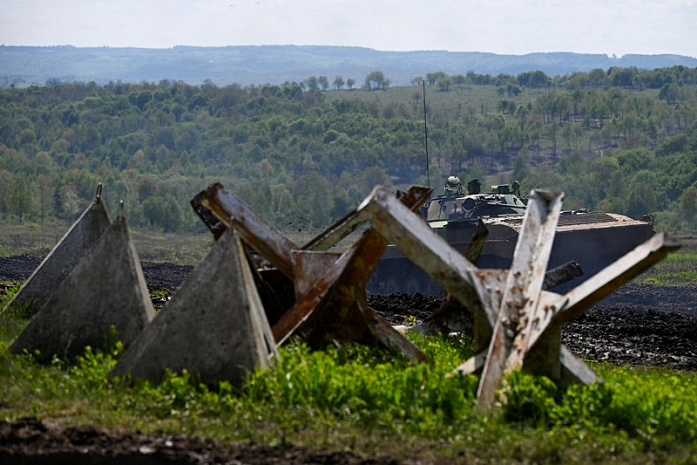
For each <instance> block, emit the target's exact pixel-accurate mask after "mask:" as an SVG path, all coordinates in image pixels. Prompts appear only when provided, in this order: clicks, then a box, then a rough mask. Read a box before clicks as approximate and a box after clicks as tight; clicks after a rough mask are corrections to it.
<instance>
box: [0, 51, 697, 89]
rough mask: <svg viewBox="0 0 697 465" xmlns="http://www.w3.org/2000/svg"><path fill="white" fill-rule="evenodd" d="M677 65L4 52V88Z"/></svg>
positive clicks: (409, 56) (571, 56) (641, 59)
mask: <svg viewBox="0 0 697 465" xmlns="http://www.w3.org/2000/svg"><path fill="white" fill-rule="evenodd" d="M675 65H683V66H687V67H690V68H692V67H697V59H696V58H691V57H686V56H680V55H625V56H623V57H621V58H615V57H609V56H607V55H601V54H583V53H557V52H555V53H530V54H527V55H497V54H494V53H480V52H447V51H414V52H384V51H378V50H373V49H368V48H361V47H334V46H295V45H267V46H230V47H189V46H178V47H174V48H171V49H145V48H109V47H100V48H79V47H72V46H58V47H21V46H0V85H1V86H9V85H10V84H15V85H29V84H37V85H45V84H46V83H47V82H50V81H54V82H55V81H56V80H59V81H61V82H66V81H67V82H70V81H82V82H90V81H94V82H96V83H97V84H106V83H108V82H109V81H119V80H121V81H128V82H142V81H147V82H159V81H161V80H163V79H170V80H182V81H185V82H187V83H190V84H200V83H202V82H204V81H205V80H210V81H212V82H213V83H215V84H216V85H219V86H223V85H227V84H231V83H238V84H241V85H249V84H266V83H270V84H282V83H283V82H286V81H297V82H300V81H303V80H305V79H306V78H307V77H309V76H322V75H324V76H327V77H328V78H329V82H330V83H331V82H332V81H333V80H334V77H335V76H337V75H339V76H342V77H343V78H344V79H349V78H351V79H354V80H355V81H356V83H357V85H361V84H362V83H363V81H364V79H365V76H366V75H367V74H368V73H370V72H371V71H381V72H383V74H384V75H385V77H386V78H387V79H389V80H390V81H391V83H392V85H407V84H409V82H410V81H411V80H412V79H413V78H414V77H417V76H424V75H425V74H426V73H434V72H438V71H443V72H445V73H446V74H448V75H457V74H466V73H467V72H468V71H474V72H476V73H488V74H492V75H498V74H500V73H508V74H518V73H521V72H525V71H537V70H540V71H544V72H545V73H546V74H548V75H550V76H554V75H563V74H569V73H573V72H575V71H590V70H591V69H595V68H601V69H603V70H607V69H608V68H610V67H612V66H619V67H629V66H636V67H637V68H639V69H645V70H649V69H655V68H664V67H670V66H675Z"/></svg>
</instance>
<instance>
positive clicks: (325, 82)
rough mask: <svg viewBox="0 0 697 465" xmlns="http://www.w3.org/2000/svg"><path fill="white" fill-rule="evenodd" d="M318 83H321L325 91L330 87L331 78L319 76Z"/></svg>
mask: <svg viewBox="0 0 697 465" xmlns="http://www.w3.org/2000/svg"><path fill="white" fill-rule="evenodd" d="M317 84H319V86H320V88H321V89H322V91H323V92H326V91H327V89H329V79H327V76H320V77H318V78H317Z"/></svg>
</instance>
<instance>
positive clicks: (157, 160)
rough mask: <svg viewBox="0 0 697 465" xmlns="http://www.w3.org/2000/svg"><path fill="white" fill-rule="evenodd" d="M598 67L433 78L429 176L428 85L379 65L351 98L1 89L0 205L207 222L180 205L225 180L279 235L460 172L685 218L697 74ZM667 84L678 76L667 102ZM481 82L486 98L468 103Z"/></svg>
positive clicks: (121, 88) (140, 222) (24, 216)
mask: <svg viewBox="0 0 697 465" xmlns="http://www.w3.org/2000/svg"><path fill="white" fill-rule="evenodd" d="M602 75H603V76H602V79H600V78H601V76H600V73H596V72H593V71H592V72H590V73H574V74H573V75H570V76H564V77H555V78H549V77H546V76H544V73H541V72H530V73H521V74H519V75H517V76H503V75H502V76H497V77H495V78H494V77H491V76H488V75H479V74H475V73H467V74H466V75H464V76H462V79H461V78H460V77H458V76H453V77H451V76H446V75H444V74H443V73H434V74H433V75H427V76H426V77H424V78H423V79H424V80H426V82H427V84H428V85H429V86H430V88H432V89H437V90H442V91H443V92H448V93H449V94H448V95H451V97H449V99H450V100H452V99H455V100H453V101H458V102H459V103H458V104H457V105H454V106H452V108H447V109H440V108H437V107H436V106H434V105H431V104H429V105H427V119H428V126H429V148H430V150H431V154H432V157H431V166H430V170H431V171H430V175H429V176H427V175H426V173H425V169H424V137H423V136H424V135H423V114H422V111H423V108H422V104H421V97H422V96H421V95H420V89H419V87H418V86H414V88H413V89H411V92H412V96H411V98H409V97H407V98H402V99H390V98H388V97H389V96H391V95H395V96H401V95H408V94H403V89H399V88H393V87H390V86H389V79H387V78H386V77H385V76H384V75H383V74H382V73H381V72H379V71H376V72H372V73H370V74H369V75H368V76H366V79H365V81H364V85H363V89H366V90H372V91H376V90H379V91H381V92H382V94H381V95H384V96H385V97H384V98H383V97H380V98H371V97H370V96H369V95H370V94H372V93H373V92H370V93H363V94H361V93H356V92H347V90H349V89H352V88H353V87H354V86H355V84H356V83H355V81H353V80H351V81H352V82H351V85H349V83H348V80H347V81H344V80H343V78H342V77H340V76H337V77H336V78H335V79H334V82H333V87H332V86H329V80H328V79H326V78H324V79H320V78H319V77H317V78H314V79H312V78H308V79H307V80H305V81H304V82H302V83H296V82H287V83H285V84H283V85H261V86H245V87H243V86H239V85H229V86H224V87H218V86H216V85H214V84H212V83H211V82H205V83H203V84H202V85H198V86H194V85H189V84H186V83H184V82H181V81H161V82H159V83H146V82H143V83H137V84H136V83H124V82H111V83H109V84H107V85H104V86H99V85H96V84H95V83H59V82H56V83H52V84H53V85H50V86H32V87H28V88H5V89H0V214H1V215H2V217H3V219H5V220H12V219H14V220H17V221H27V220H30V221H49V220H53V219H60V220H66V221H70V220H71V219H74V218H75V216H76V215H77V214H79V213H80V212H81V211H82V209H84V207H85V206H86V204H87V202H88V201H89V200H91V199H92V197H93V196H94V191H95V188H96V185H97V183H98V182H101V183H102V184H103V185H104V193H105V198H106V199H107V200H108V201H109V202H110V203H111V204H112V207H113V208H112V209H113V210H115V208H116V207H115V206H116V204H117V203H118V201H119V200H120V199H123V200H124V201H125V204H126V208H127V211H128V215H129V221H130V222H131V224H133V225H135V226H140V227H152V228H157V229H161V230H164V231H194V230H198V229H200V228H201V225H200V222H199V221H198V220H197V218H196V217H195V215H192V214H191V212H190V211H189V207H188V201H189V199H190V198H191V197H192V196H193V195H194V194H195V193H196V192H198V191H199V190H201V189H203V188H205V187H206V186H207V185H208V184H209V183H210V182H212V181H221V182H223V184H225V185H226V186H227V187H228V188H230V189H233V190H235V191H237V192H238V193H239V194H240V195H241V196H242V198H244V199H245V200H247V201H248V202H249V203H250V204H251V205H252V206H253V208H255V209H256V210H257V211H259V212H260V213H261V214H263V215H264V216H265V217H267V218H269V219H270V220H271V221H272V222H273V223H275V224H277V225H278V226H279V227H280V228H281V229H288V230H290V229H294V230H296V229H305V228H321V227H323V226H327V225H328V224H330V223H331V222H332V221H333V220H335V219H337V218H339V217H340V216H342V215H343V214H345V213H346V211H347V210H348V209H350V208H353V207H355V206H356V205H357V203H358V202H360V200H362V199H363V197H364V196H365V195H366V194H367V193H368V192H369V191H370V189H372V187H373V186H374V185H375V184H386V185H388V186H395V187H406V186H407V185H409V184H412V183H421V184H425V183H426V179H427V177H429V178H432V179H435V180H437V181H435V182H434V184H437V185H436V189H437V190H438V189H439V188H440V185H438V184H439V183H440V182H441V179H444V178H445V177H446V176H447V175H449V174H458V175H460V176H461V177H462V178H463V180H467V179H472V178H474V177H477V178H479V179H480V180H481V181H483V183H484V184H486V179H487V178H489V179H492V180H493V181H495V182H501V181H508V180H509V179H510V180H512V179H514V178H515V179H518V180H519V181H521V182H522V183H523V186H527V187H530V188H532V187H535V188H544V187H550V188H554V189H557V190H564V191H565V192H566V201H565V205H569V206H572V207H579V208H580V207H586V208H591V209H607V210H612V211H617V212H620V213H628V214H631V215H634V216H640V215H643V214H654V216H655V217H656V218H657V220H658V221H661V222H663V224H666V225H669V226H670V227H671V228H686V227H692V225H693V223H694V214H692V213H690V212H691V211H692V210H691V208H692V207H690V205H691V202H692V200H690V199H691V198H692V197H691V196H693V191H694V189H695V187H696V186H695V185H694V183H695V182H696V181H697V142H696V141H697V135H696V133H697V129H696V128H695V124H696V122H697V94H696V90H695V89H696V88H697V85H695V75H697V70H694V69H689V68H684V67H675V68H667V69H663V70H653V71H639V70H634V69H629V70H628V71H623V70H622V69H609V70H607V71H603V73H602ZM591 76H592V77H591ZM620 76H623V77H620ZM320 77H321V76H320ZM447 80H450V82H451V83H450V84H449V85H448V86H446V87H447V89H446V88H444V87H443V82H444V81H447ZM342 81H344V82H343V83H342ZM628 82H629V83H631V85H629V86H625V85H622V84H625V83H628ZM616 84H618V85H616ZM666 85H668V86H669V87H670V86H674V87H675V92H674V93H672V94H671V95H672V96H673V97H672V98H668V97H669V96H668V94H667V93H665V92H664V91H663V89H664V87H665V86H666ZM344 86H347V87H346V88H344ZM491 86H495V89H496V90H495V91H492V92H493V93H490V95H492V97H490V98H489V99H488V100H486V101H484V102H479V103H477V104H474V103H472V102H469V101H468V100H467V99H468V97H467V96H468V95H470V94H471V93H472V92H474V91H476V89H477V88H479V87H482V88H485V87H488V88H491ZM472 89H474V91H473V90H472ZM499 89H503V90H499ZM330 92H339V93H337V94H331V95H332V98H328V95H329V93H330ZM400 92H402V93H400ZM468 92H469V94H468ZM366 95H368V96H366ZM488 95H489V94H488ZM497 173H498V174H497ZM501 177H504V178H507V179H501ZM696 194H697V192H696ZM695 197H697V195H695ZM691 215H692V216H691Z"/></svg>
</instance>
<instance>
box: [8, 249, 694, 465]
mask: <svg viewBox="0 0 697 465" xmlns="http://www.w3.org/2000/svg"><path fill="white" fill-rule="evenodd" d="M39 263H40V259H38V258H36V257H31V256H28V255H21V256H14V257H6V258H3V257H0V281H21V280H25V279H27V278H28V277H29V275H30V274H31V272H32V271H33V270H34V269H35V268H36V267H37V266H38V265H39ZM142 266H143V273H144V274H145V278H146V281H147V282H148V287H149V288H150V289H151V290H153V289H163V288H165V289H176V288H177V287H178V286H180V285H181V283H182V281H183V279H184V278H185V277H186V275H187V274H188V273H189V272H190V271H191V269H192V267H190V266H189V267H187V266H179V265H173V264H166V263H157V264H155V263H143V265H142ZM0 292H2V290H1V289H0ZM368 302H369V304H370V305H371V307H372V308H373V309H374V310H376V311H377V312H378V313H380V314H382V315H383V316H384V317H385V318H386V319H387V320H388V321H390V323H392V324H404V323H405V322H406V320H407V318H410V317H415V318H416V320H417V321H421V320H423V319H424V318H426V317H427V316H429V315H430V314H431V313H432V312H433V311H434V310H436V309H437V308H438V307H439V306H440V304H441V302H442V300H441V299H440V298H436V297H430V296H424V295H420V294H417V295H408V294H393V295H389V296H369V298H368ZM154 303H155V305H156V306H158V305H161V304H162V302H161V301H159V302H158V301H157V300H155V301H154ZM412 321H413V320H412ZM562 342H563V343H564V344H565V345H566V346H567V347H568V348H569V349H570V350H571V351H573V352H574V353H576V354H577V355H579V356H581V357H582V358H584V359H587V360H594V361H602V362H607V363H612V364H617V365H631V366H657V367H665V368H667V369H672V370H681V371H694V370H697V285H695V286H680V287H658V286H650V285H644V284H627V285H625V286H624V287H622V288H621V289H619V290H618V291H616V292H615V293H614V294H613V295H611V296H610V297H608V298H606V299H605V300H604V301H602V302H601V303H600V304H597V305H595V306H593V307H592V308H590V309H589V310H588V311H587V312H586V313H585V314H583V315H581V316H579V317H577V318H576V319H575V320H572V321H571V322H569V323H567V324H566V325H564V327H563V329H562ZM0 463H2V464H8V465H9V464H48V463H51V464H76V465H83V464H124V463H128V464H129V465H140V464H204V463H221V464H222V463H226V464H235V465H242V464H262V463H263V464H282V463H283V464H398V463H405V462H401V461H398V460H395V459H392V458H389V457H382V458H380V457H379V458H365V457H361V456H359V455H356V454H353V453H351V452H331V451H315V450H310V449H306V448H303V447H299V446H292V445H288V446H276V447H271V446H267V445H261V444H253V443H252V444H236V445H233V446H230V445H223V444H220V443H216V442H214V441H211V440H205V439H197V438H184V437H176V436H169V435H154V436H153V435H147V436H146V435H144V434H142V433H139V432H125V433H121V434H116V433H111V432H106V431H104V430H101V429H99V428H95V427H89V426H77V427H63V426H57V425H55V424H53V423H51V422H50V421H45V420H39V419H36V418H24V419H19V420H16V421H14V422H3V421H0ZM418 463H428V462H424V461H420V462H418Z"/></svg>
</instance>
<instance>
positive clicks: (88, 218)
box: [7, 184, 111, 313]
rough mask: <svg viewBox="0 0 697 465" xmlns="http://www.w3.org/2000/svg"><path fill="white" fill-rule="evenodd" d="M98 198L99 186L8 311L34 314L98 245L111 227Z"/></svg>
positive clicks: (100, 191) (21, 289)
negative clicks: (20, 309) (25, 310)
mask: <svg viewBox="0 0 697 465" xmlns="http://www.w3.org/2000/svg"><path fill="white" fill-rule="evenodd" d="M101 194H102V189H101V184H100V185H99V187H98V188H97V195H96V196H95V199H94V201H93V202H92V203H91V204H90V206H89V207H87V209H86V210H85V211H84V212H83V213H82V215H80V218H78V220H77V221H75V223H73V225H72V226H71V227H70V229H69V230H68V232H67V233H65V235H64V236H63V237H62V238H61V240H60V241H58V243H57V244H56V245H55V247H53V249H52V250H51V252H50V253H49V254H48V255H47V256H46V258H45V259H44V260H43V261H42V262H41V264H40V265H39V266H38V267H37V268H36V270H34V272H33V273H32V274H31V276H30V277H29V279H28V280H27V281H26V282H25V283H24V285H23V286H22V287H21V288H20V290H19V292H17V294H16V295H15V297H14V299H12V301H11V302H10V303H9V304H8V305H7V306H8V307H10V306H30V308H31V309H32V310H33V313H36V312H37V311H38V310H39V309H40V308H41V307H42V306H43V305H44V304H45V303H46V301H47V300H48V298H49V297H50V296H51V294H53V292H54V291H55V290H56V289H57V288H58V286H59V285H60V284H61V283H62V282H63V280H64V279H65V278H66V276H68V274H69V273H70V272H71V271H72V269H73V268H74V267H75V265H77V263H78V262H79V261H80V259H81V258H82V257H84V256H85V254H87V253H88V252H89V251H90V250H91V249H92V247H94V245H95V244H96V243H97V242H98V241H99V238H100V237H101V236H102V234H103V233H104V231H105V230H106V229H107V228H108V227H109V225H110V224H111V220H110V219H109V214H108V213H107V211H106V207H105V206H104V202H103V201H102V195H101Z"/></svg>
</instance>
